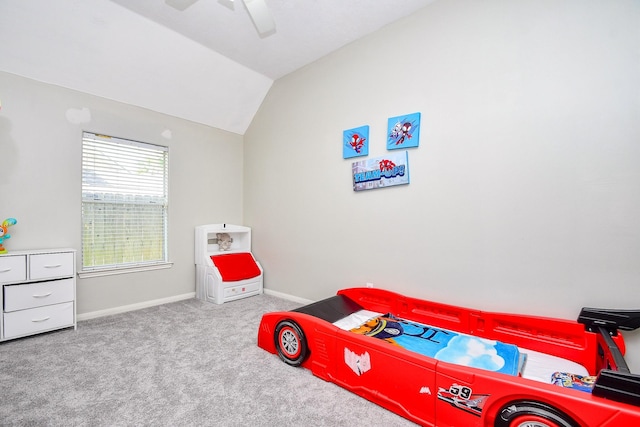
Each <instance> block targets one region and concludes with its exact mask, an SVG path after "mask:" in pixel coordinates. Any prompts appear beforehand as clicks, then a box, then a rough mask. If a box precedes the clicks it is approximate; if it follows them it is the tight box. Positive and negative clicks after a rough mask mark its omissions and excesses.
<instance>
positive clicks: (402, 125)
mask: <svg viewBox="0 0 640 427" xmlns="http://www.w3.org/2000/svg"><path fill="white" fill-rule="evenodd" d="M419 144H420V113H412V114H406V115H404V116H397V117H390V118H389V121H388V124H387V150H397V149H405V148H411V147H417V146H418V145H419Z"/></svg>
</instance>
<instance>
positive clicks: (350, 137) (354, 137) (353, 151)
mask: <svg viewBox="0 0 640 427" xmlns="http://www.w3.org/2000/svg"><path fill="white" fill-rule="evenodd" d="M368 155H369V126H368V125H365V126H360V127H357V128H353V129H349V130H345V131H344V132H343V133H342V157H343V158H344V159H350V158H352V157H359V156H368Z"/></svg>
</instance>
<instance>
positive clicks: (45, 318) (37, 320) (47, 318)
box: [31, 317, 51, 323]
mask: <svg viewBox="0 0 640 427" xmlns="http://www.w3.org/2000/svg"><path fill="white" fill-rule="evenodd" d="M49 319H51V317H43V318H42V319H31V321H32V322H34V323H39V322H46V321H47V320H49Z"/></svg>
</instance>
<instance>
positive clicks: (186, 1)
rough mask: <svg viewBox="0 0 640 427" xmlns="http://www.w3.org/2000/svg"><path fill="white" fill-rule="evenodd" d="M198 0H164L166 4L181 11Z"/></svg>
mask: <svg viewBox="0 0 640 427" xmlns="http://www.w3.org/2000/svg"><path fill="white" fill-rule="evenodd" d="M197 1H198V0H164V2H165V3H166V4H168V5H169V6H171V7H172V8H174V9H178V10H179V11H180V12H182V11H183V10H185V9H186V8H188V7H189V6H191V5H192V4H194V3H195V2H197Z"/></svg>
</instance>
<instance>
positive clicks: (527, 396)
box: [258, 288, 640, 427]
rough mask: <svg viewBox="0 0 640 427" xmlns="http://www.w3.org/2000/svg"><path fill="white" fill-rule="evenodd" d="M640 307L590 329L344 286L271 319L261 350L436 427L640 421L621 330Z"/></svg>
mask: <svg viewBox="0 0 640 427" xmlns="http://www.w3.org/2000/svg"><path fill="white" fill-rule="evenodd" d="M638 327H640V311H632V310H600V309H590V308H583V309H582V312H581V313H580V316H579V318H578V321H568V320H560V319H550V318H543V317H536V316H528V315H514V314H500V313H490V312H484V311H479V310H473V309H468V308H462V307H456V306H450V305H445V304H440V303H436V302H430V301H424V300H419V299H416V298H410V297H406V296H402V295H399V294H396V293H393V292H389V291H385V290H381V289H372V288H353V289H344V290H341V291H339V292H338V294H337V295H336V296H334V297H331V298H328V299H326V300H323V301H319V302H316V303H313V304H310V305H307V306H304V307H301V308H299V309H297V310H293V311H289V312H276V313H267V314H265V315H264V316H263V317H262V321H261V323H260V327H259V331H258V346H260V347H261V348H263V349H265V350H267V351H269V352H271V353H274V354H278V355H279V356H280V358H281V359H282V360H283V361H284V362H285V363H287V364H289V365H292V366H302V367H305V368H307V369H309V370H311V371H312V372H313V374H314V375H316V376H318V377H320V378H322V379H324V380H326V381H331V382H333V383H335V384H338V385H340V386H341V387H344V388H345V389H347V390H350V391H352V392H353V393H356V394H358V395H360V396H362V397H364V398H366V399H368V400H370V401H372V402H374V403H376V404H378V405H381V406H383V407H385V408H387V409H389V410H391V411H393V412H395V413H397V414H398V415H401V416H403V417H405V418H407V419H410V420H412V421H414V422H416V423H418V424H421V425H424V426H443V427H444V426H452V427H453V426H458V427H459V426H465V427H474V426H508V427H525V426H526V427H578V426H588V427H592V426H602V427H614V426H616V427H617V426H636V425H640V376H639V375H635V374H632V373H630V372H629V369H628V367H627V365H626V362H625V360H624V357H623V356H624V352H625V345H624V340H623V337H622V335H621V334H620V333H619V331H620V330H623V331H624V330H626V331H630V330H634V329H637V328H638Z"/></svg>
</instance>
